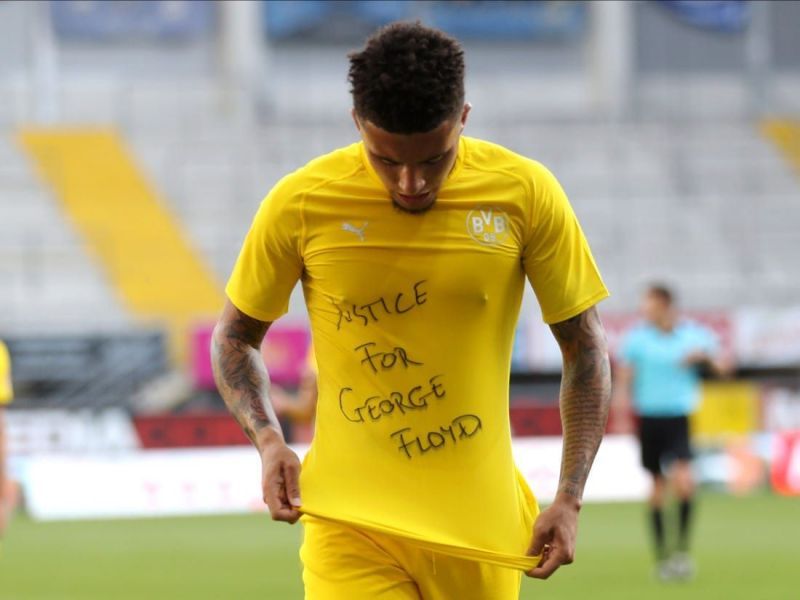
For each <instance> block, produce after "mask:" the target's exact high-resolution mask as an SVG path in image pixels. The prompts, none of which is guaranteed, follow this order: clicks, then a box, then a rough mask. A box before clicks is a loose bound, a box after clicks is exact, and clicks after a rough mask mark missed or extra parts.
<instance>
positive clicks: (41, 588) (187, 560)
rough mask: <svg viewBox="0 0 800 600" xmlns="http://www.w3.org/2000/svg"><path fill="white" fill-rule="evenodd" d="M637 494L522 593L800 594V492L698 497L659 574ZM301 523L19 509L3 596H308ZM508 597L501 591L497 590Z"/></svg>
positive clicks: (602, 513) (600, 598) (1, 563)
mask: <svg viewBox="0 0 800 600" xmlns="http://www.w3.org/2000/svg"><path fill="white" fill-rule="evenodd" d="M644 524H645V515H644V512H643V508H642V506H640V505H633V504H606V505H587V506H586V507H585V508H584V512H583V517H582V520H581V531H580V535H579V546H578V554H577V559H576V562H575V564H574V565H572V566H570V567H566V568H563V569H562V570H561V571H560V572H558V573H556V574H555V575H554V576H553V578H552V579H551V580H550V581H546V582H542V581H532V580H527V581H525V583H524V585H523V593H522V597H523V598H525V599H533V598H536V599H542V598H546V599H548V600H558V599H573V598H574V599H576V600H577V599H581V600H583V599H591V600H605V599H609V600H611V599H613V600H620V599H627V598H631V599H633V598H635V599H646V600H651V599H660V598H681V599H682V600H683V599H693V598H698V599H700V598H702V599H704V600H705V599H717V598H720V599H725V600H730V599H738V598H742V599H746V600H754V599H758V600H765V599H768V600H771V599H775V600H791V599H794V598H800V499H787V498H778V497H774V496H769V495H759V496H754V497H748V498H731V497H727V496H719V495H706V496H704V497H703V498H702V499H701V503H700V506H699V510H698V522H697V528H696V531H695V533H696V535H695V541H696V543H695V549H696V552H695V555H696V557H697V560H698V566H699V572H698V576H697V578H696V580H695V581H693V582H692V583H688V584H659V583H657V582H656V581H654V579H653V577H652V563H651V558H650V547H649V544H648V543H647V538H646V535H645V530H644ZM299 543H300V528H299V527H297V526H296V527H289V526H287V525H283V524H275V523H272V522H270V521H269V520H268V517H266V516H264V515H247V516H227V517H207V518H176V519H153V520H137V521H103V522H72V523H34V522H31V521H30V520H28V519H25V518H17V519H16V520H15V521H14V522H13V523H12V526H11V527H10V529H9V531H8V532H7V536H6V539H5V541H4V544H3V552H2V556H0V598H2V599H14V600H24V599H27V598H42V599H43V598H52V599H54V600H56V599H57V600H62V599H70V598H75V599H83V598H87V599H88V598H91V599H98V600H99V599H102V600H115V599H117V598H137V599H139V598H147V599H154V598H155V599H160V598H164V599H170V600H172V599H180V598H191V599H192V600H198V599H203V598H209V599H211V598H214V599H225V600H227V599H238V598H264V599H269V600H284V599H286V600H291V599H294V598H302V591H301V584H300V563H299V560H298V558H297V549H298V546H299ZM498 600H502V599H498Z"/></svg>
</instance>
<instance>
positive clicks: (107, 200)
mask: <svg viewBox="0 0 800 600" xmlns="http://www.w3.org/2000/svg"><path fill="white" fill-rule="evenodd" d="M20 141H21V143H22V144H23V146H24V147H25V149H26V150H27V151H28V153H29V154H30V156H31V158H32V159H33V160H34V161H35V162H36V164H37V165H38V168H39V171H40V173H41V175H42V177H43V178H44V180H45V181H46V182H47V183H48V184H49V185H50V186H51V187H52V189H53V190H54V192H55V195H56V197H57V198H58V199H59V200H60V201H61V203H62V205H63V208H64V210H65V211H66V213H67V215H68V216H69V219H70V220H71V221H72V222H73V223H74V225H75V226H76V228H77V229H78V231H80V233H81V234H82V236H83V239H84V240H85V242H86V244H87V246H88V249H89V252H90V253H92V254H93V255H95V256H96V257H97V258H98V259H99V261H100V263H101V264H102V265H103V267H104V270H105V272H106V274H107V276H108V280H109V281H110V282H111V283H112V284H113V286H114V287H115V289H116V290H117V291H118V293H119V296H120V297H121V298H122V301H123V303H124V305H125V307H126V308H127V309H128V310H129V311H130V312H131V313H132V314H134V315H136V317H138V318H139V319H140V320H141V321H144V322H154V323H161V324H164V325H166V326H167V327H168V328H169V329H170V331H171V332H172V334H173V335H172V350H173V353H174V356H175V357H176V358H180V357H182V356H184V353H185V349H186V342H187V339H186V338H187V336H186V329H187V326H188V325H189V324H190V323H192V322H193V321H194V320H196V319H202V318H209V317H212V316H214V315H216V314H217V313H218V311H219V310H220V308H221V306H222V302H223V296H222V292H221V286H220V284H219V282H218V280H217V279H216V277H214V275H213V274H212V273H211V272H210V271H209V270H208V268H207V267H206V265H205V264H204V263H203V261H202V260H201V258H200V257H199V256H198V254H197V253H196V252H195V249H194V247H193V246H192V244H191V243H190V242H189V240H188V239H187V237H186V236H185V235H184V233H183V231H182V229H181V227H180V225H179V221H178V220H176V219H175V218H174V217H173V215H172V214H171V213H170V212H169V210H168V209H167V207H166V205H165V204H164V202H163V200H162V199H161V198H160V197H159V195H158V193H157V192H156V191H155V189H154V188H153V186H151V184H150V182H149V181H148V180H147V178H146V177H145V176H144V174H143V173H142V172H141V170H140V169H139V168H138V167H137V165H136V164H135V163H134V161H133V159H132V157H131V155H130V154H129V152H128V150H127V149H126V147H125V146H124V145H123V143H122V141H121V139H120V138H119V136H118V135H117V134H116V133H115V132H114V131H112V130H102V129H100V130H90V129H26V130H23V131H22V132H21V134H20Z"/></svg>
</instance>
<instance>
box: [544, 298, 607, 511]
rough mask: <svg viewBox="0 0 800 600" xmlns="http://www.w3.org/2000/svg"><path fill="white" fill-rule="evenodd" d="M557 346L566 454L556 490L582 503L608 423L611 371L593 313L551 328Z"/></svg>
mask: <svg viewBox="0 0 800 600" xmlns="http://www.w3.org/2000/svg"><path fill="white" fill-rule="evenodd" d="M551 330H552V332H553V335H554V336H555V338H556V341H558V344H559V346H560V347H561V353H562V355H563V357H564V371H563V375H562V378H561V423H562V427H563V430H564V454H563V456H562V459H561V477H560V480H559V486H558V489H559V491H560V492H563V493H566V494H568V495H570V496H573V497H575V498H578V499H580V498H581V496H582V495H583V488H584V486H585V485H586V478H587V477H588V475H589V469H590V468H591V466H592V462H593V461H594V457H595V454H597V449H598V448H599V447H600V441H601V440H602V438H603V432H604V430H605V427H606V421H607V419H608V408H609V403H610V399H611V369H610V367H609V361H608V350H607V343H606V337H605V332H604V330H603V325H602V323H601V322H600V316H599V315H598V313H597V309H596V308H594V307H592V308H590V309H589V310H587V311H585V312H583V313H581V314H579V315H577V316H575V317H573V318H571V319H568V320H567V321H564V322H562V323H557V324H555V325H553V326H551Z"/></svg>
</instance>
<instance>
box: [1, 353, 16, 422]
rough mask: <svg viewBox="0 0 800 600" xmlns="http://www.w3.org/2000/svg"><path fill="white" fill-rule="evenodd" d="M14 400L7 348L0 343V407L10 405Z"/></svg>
mask: <svg viewBox="0 0 800 600" xmlns="http://www.w3.org/2000/svg"><path fill="white" fill-rule="evenodd" d="M13 398H14V388H13V387H12V386H11V358H10V357H9V354H8V348H7V347H6V345H5V344H4V343H3V342H2V341H0V406H2V405H4V404H10V403H11V400H12V399H13Z"/></svg>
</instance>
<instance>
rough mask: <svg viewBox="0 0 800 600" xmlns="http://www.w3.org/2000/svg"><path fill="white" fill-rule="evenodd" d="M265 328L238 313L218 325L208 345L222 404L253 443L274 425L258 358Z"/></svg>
mask: <svg viewBox="0 0 800 600" xmlns="http://www.w3.org/2000/svg"><path fill="white" fill-rule="evenodd" d="M268 327H269V323H264V322H262V321H258V320H256V319H252V318H250V317H248V316H247V315H245V314H243V313H241V312H238V311H237V314H236V316H235V317H234V318H232V319H230V320H228V321H227V322H226V323H225V324H224V325H220V326H218V328H217V329H218V330H216V331H215V332H214V336H213V341H212V344H211V348H212V350H211V353H212V365H213V369H214V380H215V381H216V383H217V388H218V389H219V392H220V394H221V395H222V398H223V399H224V400H225V404H226V405H227V406H228V409H229V410H230V411H231V413H232V414H233V416H234V417H235V418H236V420H237V421H238V422H239V424H240V425H241V426H242V429H243V430H244V432H245V433H246V434H247V437H249V438H250V440H251V441H252V442H253V443H254V444H255V443H256V434H257V433H258V432H259V431H260V430H262V429H263V428H265V427H270V426H272V427H276V426H277V420H276V419H275V416H274V413H273V412H272V409H271V408H268V406H269V405H267V404H265V403H267V402H269V396H268V391H269V376H268V375H267V370H266V368H265V367H264V363H263V360H262V358H261V340H262V339H263V338H264V334H265V333H266V331H267V328H268Z"/></svg>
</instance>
